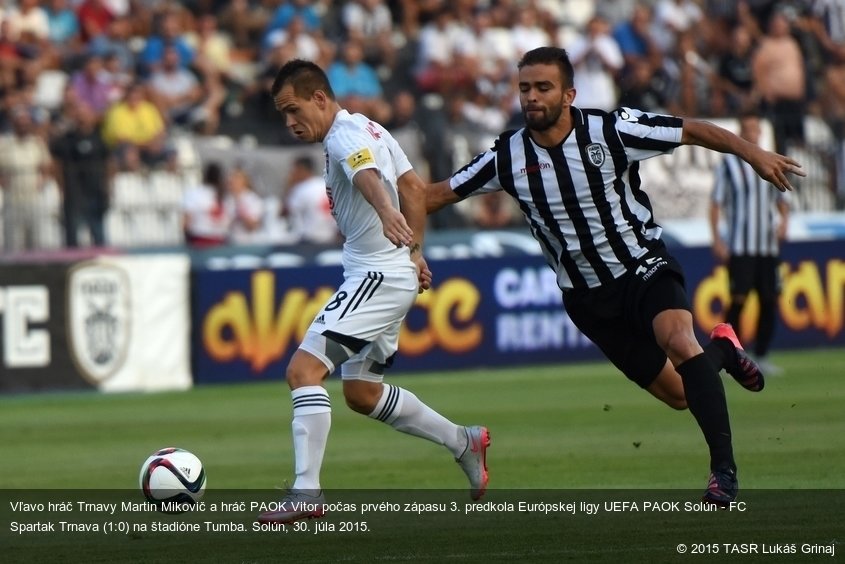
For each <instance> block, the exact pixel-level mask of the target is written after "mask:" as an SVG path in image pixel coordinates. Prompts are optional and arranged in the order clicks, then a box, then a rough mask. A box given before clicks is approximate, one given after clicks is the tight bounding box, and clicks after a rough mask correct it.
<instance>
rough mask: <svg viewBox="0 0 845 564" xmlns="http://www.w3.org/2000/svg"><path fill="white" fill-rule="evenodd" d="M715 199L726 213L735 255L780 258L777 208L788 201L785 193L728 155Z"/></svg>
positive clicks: (718, 172)
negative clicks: (781, 202)
mask: <svg viewBox="0 0 845 564" xmlns="http://www.w3.org/2000/svg"><path fill="white" fill-rule="evenodd" d="M712 197H713V202H715V203H716V204H718V205H719V206H720V207H721V208H722V209H723V210H724V217H725V225H726V227H727V233H726V237H725V240H726V241H727V245H728V249H730V253H731V254H732V255H750V256H777V254H778V238H777V224H776V219H777V205H778V202H780V201H786V200H785V198H786V195H785V194H784V193H782V192H779V191H778V190H777V188H775V187H774V186H772V184H771V183H769V182H766V181H765V180H763V179H762V178H760V177H759V176H758V175H757V173H756V172H754V169H753V168H752V167H751V165H750V164H748V163H747V162H745V161H743V160H742V159H740V158H739V157H737V156H736V155H725V158H724V159H723V160H722V162H721V163H720V164H719V167H718V168H717V169H716V178H715V184H714V187H713V196H712Z"/></svg>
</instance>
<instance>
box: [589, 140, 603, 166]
mask: <svg viewBox="0 0 845 564" xmlns="http://www.w3.org/2000/svg"><path fill="white" fill-rule="evenodd" d="M585 151H586V153H587V159H588V160H589V161H590V164H591V165H593V166H596V167H599V166H601V165H603V164H604V148H602V146H601V145H600V144H599V143H590V144H589V145H587V147H586V148H585Z"/></svg>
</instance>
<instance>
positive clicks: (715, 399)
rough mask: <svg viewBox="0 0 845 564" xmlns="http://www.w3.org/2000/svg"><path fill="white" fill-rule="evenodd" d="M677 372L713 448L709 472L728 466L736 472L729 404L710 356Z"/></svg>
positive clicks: (685, 364) (693, 360)
mask: <svg viewBox="0 0 845 564" xmlns="http://www.w3.org/2000/svg"><path fill="white" fill-rule="evenodd" d="M676 370H677V372H678V374H680V375H681V381H682V382H683V384H684V393H685V394H686V398H687V406H688V407H689V410H690V413H692V415H693V417H695V420H696V421H697V422H698V426H699V427H700V428H701V432H702V433H704V439H705V440H706V441H707V446H708V447H710V469H711V470H715V469H717V468H719V467H722V466H725V465H727V466H730V468H732V469H734V470H735V469H736V464H735V463H734V457H733V446H732V444H731V423H730V419H729V418H728V403H727V400H726V399H725V388H724V386H722V379H721V378H719V371H718V369H717V368H716V366H715V365H714V364H713V363H712V362H711V361H710V359H709V358H708V355H707V354H699V355H696V356H694V357H692V358H691V359H689V360H687V361H686V362H683V363H681V365H680V366H678V367H677V368H676Z"/></svg>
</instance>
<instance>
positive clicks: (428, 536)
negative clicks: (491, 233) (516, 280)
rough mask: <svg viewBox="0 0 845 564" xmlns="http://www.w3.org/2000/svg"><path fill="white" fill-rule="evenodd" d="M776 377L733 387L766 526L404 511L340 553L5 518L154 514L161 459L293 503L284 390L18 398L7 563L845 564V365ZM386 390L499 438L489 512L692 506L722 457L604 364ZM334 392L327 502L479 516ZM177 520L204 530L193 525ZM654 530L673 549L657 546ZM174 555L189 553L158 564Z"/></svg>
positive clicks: (342, 544)
mask: <svg viewBox="0 0 845 564" xmlns="http://www.w3.org/2000/svg"><path fill="white" fill-rule="evenodd" d="M774 360H775V361H776V362H777V363H778V364H779V365H781V366H782V367H783V368H784V369H785V373H784V375H782V376H775V377H770V378H769V379H768V381H767V386H766V389H765V390H764V391H763V392H762V393H760V394H753V393H750V392H747V391H745V390H743V389H742V388H741V387H740V386H739V385H737V384H736V383H734V382H733V381H732V380H731V379H730V378H729V377H726V378H725V380H724V382H725V388H726V391H727V394H728V401H729V406H730V409H731V422H732V427H733V435H734V445H735V446H734V448H735V452H736V457H737V462H738V464H739V467H740V483H741V487H742V490H741V497H740V499H747V500H748V501H749V504H750V505H751V507H752V510H751V511H746V512H744V513H734V512H718V513H716V514H711V513H695V512H693V513H684V512H682V513H671V514H660V515H655V514H645V513H644V512H642V511H640V512H638V513H631V512H625V513H620V514H618V515H614V514H612V513H602V514H601V515H598V516H593V517H591V518H587V517H585V516H582V515H580V514H579V515H577V516H572V515H570V516H568V517H567V516H563V515H560V514H554V515H528V516H526V515H522V514H513V513H509V512H495V511H492V512H488V513H485V514H484V515H480V516H471V517H468V516H466V515H464V514H463V513H462V511H459V512H458V513H457V514H451V513H450V514H448V515H438V514H429V515H419V516H416V515H409V514H407V513H405V512H399V513H395V514H383V515H370V516H369V521H368V527H370V530H369V531H368V532H363V533H362V532H360V531H359V532H351V533H349V534H344V535H341V534H339V533H333V532H327V533H325V534H322V535H319V534H313V530H314V529H315V527H316V523H317V521H312V522H308V527H310V529H309V531H308V533H309V534H307V535H306V534H278V535H274V534H267V533H260V534H259V533H256V534H252V533H243V534H234V533H231V534H227V533H218V532H213V533H208V534H203V535H193V536H191V535H177V534H174V535H167V534H159V535H153V534H147V533H137V534H134V535H130V536H128V537H123V538H122V540H117V539H115V538H113V537H111V538H108V540H104V538H105V537H104V536H103V535H92V537H91V539H89V540H90V542H89V540H86V542H82V541H81V540H80V539H87V538H88V537H86V536H85V535H84V534H75V535H67V534H58V533H57V534H41V535H39V534H36V533H28V534H24V535H15V534H12V533H10V527H9V521H10V520H15V519H18V520H20V521H26V520H27V519H28V520H30V521H32V520H33V519H34V516H33V515H25V516H22V515H21V514H19V513H15V512H14V511H12V512H11V513H10V502H11V501H12V500H15V499H17V498H18V497H20V495H23V494H22V493H21V492H24V491H29V490H40V489H58V490H68V493H67V494H66V495H64V496H63V497H64V498H68V499H71V498H73V496H74V495H75V494H74V493H71V492H70V491H71V490H90V489H102V490H116V491H117V490H123V491H124V492H125V493H126V496H125V497H126V498H127V499H132V501H142V499H141V498H140V493H139V492H138V491H137V488H138V486H137V480H138V471H139V465H140V464H141V462H142V461H143V460H144V459H145V458H146V457H147V456H148V455H149V454H150V453H151V452H153V451H154V450H156V449H158V448H162V447H165V446H180V447H183V448H187V449H189V450H191V451H192V452H194V453H195V454H197V455H198V456H199V457H200V458H201V459H202V461H203V463H204V465H205V468H206V471H207V473H208V488H209V489H208V492H207V493H206V499H207V500H209V501H212V500H214V499H215V493H214V492H217V491H219V492H221V495H222V492H226V493H227V494H228V495H234V496H237V495H239V494H238V493H237V492H244V491H245V490H250V491H252V492H251V493H249V492H247V493H244V494H243V495H250V496H252V497H256V496H258V497H261V498H263V499H266V500H268V501H270V500H272V499H274V496H275V498H279V497H281V492H278V491H273V488H275V487H282V486H283V485H284V483H285V481H289V480H291V479H292V475H293V456H292V446H291V437H290V416H291V407H290V396H289V393H288V391H287V388H286V386H285V385H284V383H283V382H280V381H279V382H274V383H260V384H244V385H229V386H205V387H199V388H196V389H194V390H191V391H190V392H184V393H160V394H121V395H101V394H93V393H67V394H43V395H26V396H13V397H3V398H0V444H2V445H3V456H2V457H0V488H2V490H3V496H4V497H8V498H9V499H8V500H6V499H4V500H3V503H4V509H3V511H4V512H3V516H2V517H3V520H4V521H3V522H0V527H1V528H2V530H0V538H2V539H3V541H2V542H3V544H4V545H5V546H7V547H8V549H7V550H6V556H7V557H10V558H11V560H7V559H6V558H5V557H4V561H33V560H35V561H38V560H41V561H50V560H51V558H50V555H56V554H58V553H61V554H64V555H68V554H70V555H72V556H70V557H66V558H62V559H61V560H62V561H66V562H67V561H85V562H93V561H103V562H117V561H145V562H151V561H175V560H174V556H176V555H182V557H183V559H184V558H187V560H185V561H214V562H275V561H283V560H294V561H298V562H321V561H335V560H348V561H356V562H370V561H377V560H414V561H420V560H422V561H438V562H439V561H456V562H471V561H472V562H474V561H484V562H491V561H549V562H552V561H555V562H560V561H572V562H583V561H596V562H618V561H619V560H620V559H621V560H623V561H641V560H649V561H652V562H663V561H667V562H675V561H677V562H681V561H684V560H685V559H689V558H690V557H691V556H689V555H687V556H686V558H682V557H681V556H680V555H678V554H677V552H676V549H675V547H676V545H677V544H678V543H681V542H684V543H691V544H692V543H702V545H706V544H707V543H715V544H716V545H717V546H718V544H724V543H727V542H736V543H755V542H757V543H759V542H762V543H763V544H765V542H771V543H775V544H776V543H798V544H797V545H796V547H797V548H796V550H797V553H796V554H793V555H792V557H791V559H788V560H789V561H808V562H809V561H817V559H818V558H819V555H812V554H802V553H801V546H802V543H811V544H812V543H820V542H828V543H830V542H833V543H836V542H839V543H843V544H841V545H836V544H834V546H835V547H836V550H837V552H836V554H835V558H834V559H833V560H832V561H838V560H839V559H840V558H842V557H843V555H845V526H843V525H842V522H843V520H842V519H841V503H838V504H836V505H837V508H836V512H835V513H829V511H830V512H832V511H833V508H832V507H831V508H828V507H827V505H828V504H830V500H831V499H835V500H838V502H842V501H845V496H843V491H845V472H843V468H845V433H843V431H845V409H843V407H842V406H843V405H845V382H843V378H845V350H843V349H827V350H822V349H820V350H809V351H803V352H788V353H787V352H783V353H778V354H776V355H775V356H774ZM388 381H389V382H392V383H394V384H397V385H400V386H403V387H406V388H408V389H410V390H411V391H413V392H414V393H416V394H417V395H418V396H419V397H420V398H421V399H423V400H424V401H426V402H427V403H428V404H429V405H431V406H432V407H434V408H435V409H437V410H438V411H440V412H441V413H443V414H444V415H446V416H447V417H449V418H451V419H453V420H454V421H456V422H458V423H467V424H477V423H480V424H484V425H487V426H488V427H489V428H490V431H491V435H492V441H493V442H492V446H491V448H490V449H489V451H488V465H489V467H490V474H491V482H490V488H491V490H490V491H489V492H488V495H487V497H485V501H488V500H489V501H492V502H496V503H498V502H502V503H505V502H509V501H511V500H516V499H522V498H526V499H528V498H530V499H534V498H538V499H540V498H542V499H549V500H553V501H557V500H559V499H564V498H566V499H572V500H575V501H580V500H582V499H594V500H597V501H600V500H602V499H603V500H616V499H634V498H637V496H640V497H643V498H646V499H650V498H659V497H661V496H664V497H665V496H669V497H671V499H680V500H690V501H695V500H696V498H697V496H699V495H700V493H701V491H702V489H703V487H704V485H705V481H706V477H707V472H708V469H707V451H706V447H705V445H704V441H703V438H702V437H701V435H700V432H699V430H698V428H697V426H696V425H695V422H694V421H693V419H692V417H691V416H690V414H689V413H688V412H677V411H673V410H671V409H670V408H668V407H666V406H664V405H662V404H659V403H658V402H657V401H656V400H655V399H653V398H652V397H651V396H650V395H648V394H647V393H645V392H643V391H640V390H638V389H637V388H636V386H634V385H633V384H631V383H630V382H628V381H627V380H625V378H624V377H623V376H621V375H620V374H618V373H617V372H616V371H615V370H614V369H613V367H612V366H610V364H609V363H605V362H597V363H587V364H571V365H561V366H543V367H530V368H525V367H520V368H505V369H485V370H476V371H463V372H447V373H440V374H431V375H425V376H422V375H419V376H416V375H415V376H394V377H389V378H388ZM327 387H328V389H329V392H330V394H331V396H332V399H333V402H334V408H333V409H334V410H333V423H332V430H331V435H330V438H329V445H328V449H327V452H326V457H325V461H324V465H323V472H322V482H323V487H324V488H326V489H327V490H329V495H330V494H331V491H332V490H340V491H343V492H346V493H345V494H341V493H340V491H339V492H338V495H337V499H341V498H343V497H344V495H347V496H348V495H353V496H354V497H358V498H360V497H362V496H363V497H364V498H367V497H368V494H367V493H366V492H365V491H364V490H377V491H375V492H373V493H372V496H371V497H372V499H374V500H377V499H380V497H379V496H383V495H388V496H390V495H391V494H389V493H387V494H385V491H387V492H390V491H394V490H395V491H397V492H399V491H401V492H405V493H403V494H397V495H398V497H403V496H405V497H404V498H407V499H406V501H412V500H414V499H416V498H415V497H414V496H419V499H420V500H425V499H428V498H429V496H434V497H435V498H436V497H437V496H439V495H445V496H447V498H448V499H457V500H458V502H459V507H460V508H461V509H463V504H464V503H465V502H468V501H469V498H468V496H466V497H465V498H464V497H461V496H462V495H463V492H462V490H463V489H464V488H465V478H464V476H463V474H462V473H461V472H460V469H459V468H458V466H457V465H456V464H455V463H454V462H453V461H452V459H451V457H450V456H449V454H448V453H447V452H446V451H445V449H443V448H442V447H440V446H437V445H434V444H431V443H428V442H426V441H423V440H420V439H415V438H413V437H410V436H407V435H403V434H401V433H397V432H395V431H392V430H391V429H390V428H388V427H386V426H384V425H382V424H380V423H377V422H375V421H373V420H370V419H368V418H366V417H362V416H360V415H357V414H354V413H352V412H351V411H350V410H349V409H347V408H346V407H345V406H344V404H343V399H342V395H341V393H340V383H339V381H338V380H337V379H332V380H330V381H329V382H328V386H327ZM253 490H254V491H253ZM262 490H264V491H262ZM350 491H358V494H350ZM414 492H416V493H414ZM579 492H580V493H579ZM638 492H639V493H638ZM19 494H20V495H19ZM48 495H49V494H48ZM57 495H58V494H57ZM450 496H451V497H450ZM632 496H633V498H632ZM59 497H62V496H61V495H59ZM404 498H403V499H404ZM667 499H668V498H667ZM328 501H332V499H331V497H330V498H329V499H328ZM834 515H840V517H839V518H838V519H837V518H835V517H833V516H834ZM77 516H79V515H78V514H77ZM23 517H26V518H23ZM48 517H49V518H52V519H53V520H56V519H58V516H56V515H50V516H47V517H45V518H48ZM249 517H252V515H251V514H250V515H249ZM346 517H347V516H344V517H343V519H346ZM80 518H81V517H80ZM145 518H149V517H145ZM167 519H168V520H170V521H172V520H174V519H176V520H178V519H182V520H191V519H194V520H199V521H202V517H200V516H197V515H188V516H182V517H178V516H177V517H174V516H167ZM338 519H340V517H337V518H336V516H334V515H332V514H329V515H328V516H327V517H326V518H325V519H323V520H322V521H321V522H324V523H327V524H332V525H335V526H339V525H340V521H339V520H338ZM356 519H358V520H359V521H360V520H362V519H363V518H361V517H357V518H356ZM708 530H710V531H711V532H712V534H707V531H708ZM656 531H661V534H660V535H659V536H657V537H656V536H655V532H656ZM7 535H8V536H7ZM127 538H128V539H129V540H126V539H127ZM836 539H838V541H837V540H836ZM763 541H765V542H763ZM164 546H167V547H168V550H172V551H174V552H167V553H164V554H163V553H162V548H163V547H164ZM729 548H730V547H729V546H728V545H724V546H723V547H721V548H718V550H720V553H719V554H712V553H711V554H704V555H702V556H701V557H700V558H699V559H701V560H709V561H713V562H716V561H722V560H721V558H720V555H721V557H725V556H726V553H725V551H726V550H728V549H729ZM707 550H710V551H712V550H713V549H712V547H711V548H710V549H707ZM757 550H758V553H757V554H754V553H751V554H744V555H742V556H741V558H742V560H743V562H749V561H761V562H762V561H763V560H767V561H768V560H770V559H771V557H772V555H771V554H768V555H767V554H760V553H759V550H760V547H758V548H757ZM68 551H73V552H68ZM180 551H181V552H180ZM291 551H293V552H291ZM75 558H78V560H76V559H75ZM755 559H757V560H755ZM824 561H831V560H829V559H827V558H826V559H825V560H824Z"/></svg>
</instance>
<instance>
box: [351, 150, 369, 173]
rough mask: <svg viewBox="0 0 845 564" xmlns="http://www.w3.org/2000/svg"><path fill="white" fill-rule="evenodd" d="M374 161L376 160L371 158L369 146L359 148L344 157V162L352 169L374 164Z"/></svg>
mask: <svg viewBox="0 0 845 564" xmlns="http://www.w3.org/2000/svg"><path fill="white" fill-rule="evenodd" d="M375 162H376V160H375V158H373V153H372V152H371V151H370V149H369V148H366V149H361V150H360V151H358V152H357V153H353V154H352V155H350V156H348V157H347V158H346V163H347V164H348V165H349V168H351V169H352V170H358V169H359V168H361V167H362V166H365V165H369V164H374V163H375Z"/></svg>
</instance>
